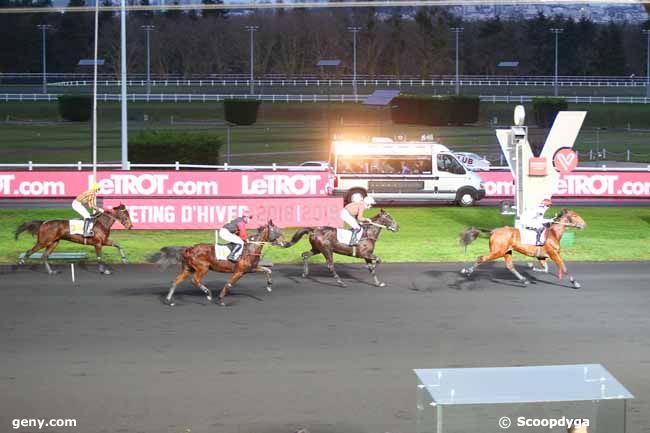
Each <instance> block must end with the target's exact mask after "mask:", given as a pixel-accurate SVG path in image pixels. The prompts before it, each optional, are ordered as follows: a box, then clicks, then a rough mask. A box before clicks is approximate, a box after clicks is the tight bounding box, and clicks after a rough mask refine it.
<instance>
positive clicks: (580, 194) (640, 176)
mask: <svg viewBox="0 0 650 433" xmlns="http://www.w3.org/2000/svg"><path fill="white" fill-rule="evenodd" d="M478 174H479V175H480V176H481V178H482V179H483V181H484V182H485V193H486V198H500V197H512V196H513V195H514V193H515V190H514V188H515V186H514V184H513V178H512V174H511V173H510V172H509V171H490V172H479V173H478ZM553 197H575V198H599V197H606V198H630V199H635V198H636V199H640V198H650V171H638V172H637V171H573V172H571V173H566V174H561V175H560V180H559V181H558V184H557V186H556V187H555V190H554V192H553Z"/></svg>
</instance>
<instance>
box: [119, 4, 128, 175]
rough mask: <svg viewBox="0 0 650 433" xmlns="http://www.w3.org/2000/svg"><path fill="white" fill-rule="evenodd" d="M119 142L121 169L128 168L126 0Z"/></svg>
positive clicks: (122, 20) (122, 22)
mask: <svg viewBox="0 0 650 433" xmlns="http://www.w3.org/2000/svg"><path fill="white" fill-rule="evenodd" d="M120 57H121V58H120V64H121V65H120V69H121V74H120V75H121V88H122V92H121V107H120V108H121V122H122V131H121V143H122V170H128V169H129V164H128V161H129V141H128V140H129V125H128V120H127V115H126V104H127V101H126V0H120Z"/></svg>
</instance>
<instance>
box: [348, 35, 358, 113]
mask: <svg viewBox="0 0 650 433" xmlns="http://www.w3.org/2000/svg"><path fill="white" fill-rule="evenodd" d="M348 30H349V31H350V32H352V36H353V39H352V91H353V92H354V101H355V102H356V101H357V33H359V32H360V31H361V27H348Z"/></svg>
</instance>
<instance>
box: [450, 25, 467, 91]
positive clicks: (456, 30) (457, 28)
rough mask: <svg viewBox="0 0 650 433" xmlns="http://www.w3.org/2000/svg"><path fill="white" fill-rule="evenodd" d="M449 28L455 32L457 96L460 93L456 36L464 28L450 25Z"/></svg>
mask: <svg viewBox="0 0 650 433" xmlns="http://www.w3.org/2000/svg"><path fill="white" fill-rule="evenodd" d="M450 30H451V31H452V32H453V33H455V34H456V96H458V95H460V79H459V75H458V37H459V35H460V34H461V33H462V32H463V30H465V29H463V28H462V27H452V28H451V29H450Z"/></svg>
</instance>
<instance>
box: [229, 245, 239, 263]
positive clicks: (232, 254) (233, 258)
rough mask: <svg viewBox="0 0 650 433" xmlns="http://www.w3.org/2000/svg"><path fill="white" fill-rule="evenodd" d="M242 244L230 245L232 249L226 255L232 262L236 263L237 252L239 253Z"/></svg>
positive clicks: (237, 258)
mask: <svg viewBox="0 0 650 433" xmlns="http://www.w3.org/2000/svg"><path fill="white" fill-rule="evenodd" d="M241 250H242V246H241V245H239V244H235V245H234V246H233V247H232V250H231V251H230V255H229V256H228V260H230V261H231V262H233V263H237V261H238V260H239V254H240V253H241Z"/></svg>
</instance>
